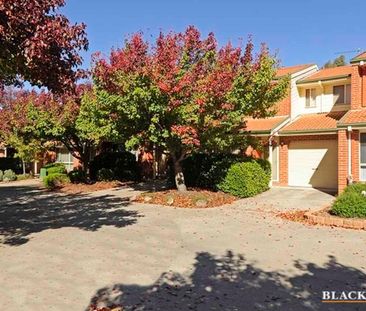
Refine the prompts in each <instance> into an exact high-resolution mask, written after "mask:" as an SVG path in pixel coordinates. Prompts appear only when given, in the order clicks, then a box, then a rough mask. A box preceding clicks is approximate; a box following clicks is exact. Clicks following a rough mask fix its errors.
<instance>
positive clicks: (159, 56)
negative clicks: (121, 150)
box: [93, 26, 267, 149]
mask: <svg viewBox="0 0 366 311" xmlns="http://www.w3.org/2000/svg"><path fill="white" fill-rule="evenodd" d="M266 52H267V51H266V49H265V48H262V50H261V51H260V53H259V55H258V56H257V57H253V43H252V41H251V38H249V41H248V43H247V45H246V47H245V50H244V51H242V49H241V48H240V47H233V46H232V45H231V44H230V43H228V44H226V45H225V46H223V47H222V48H218V47H217V42H216V38H215V36H214V34H213V33H210V34H209V35H208V36H207V37H206V38H202V37H201V34H200V32H199V31H198V30H197V29H196V28H195V27H193V26H189V27H188V28H187V29H186V31H185V32H183V33H173V32H170V33H167V34H163V33H160V35H159V36H158V38H157V39H156V42H155V44H154V45H150V44H149V43H148V42H146V41H144V39H143V37H142V34H141V33H137V34H134V35H133V36H132V37H130V38H129V39H128V40H126V44H125V46H124V47H123V48H121V49H117V50H116V49H113V50H112V51H111V54H110V56H109V58H108V59H105V58H103V57H101V55H100V53H99V54H96V55H94V65H93V75H94V78H95V79H96V81H97V84H98V85H99V86H101V87H102V88H104V89H105V90H107V91H108V92H110V93H112V94H118V95H122V96H125V95H126V94H128V93H129V94H130V93H131V87H132V88H133V89H134V88H135V85H132V86H131V81H134V79H136V77H139V79H141V81H144V82H141V81H140V80H139V81H138V82H137V83H138V85H139V87H141V88H143V87H144V86H145V84H144V83H146V85H152V86H154V87H156V88H157V89H158V91H159V96H160V97H159V99H158V100H156V101H155V103H156V104H157V105H165V106H163V107H160V108H161V110H160V111H164V113H161V115H160V116H159V117H161V119H164V121H161V124H159V125H160V128H164V129H165V130H167V131H168V132H169V135H171V136H172V137H174V138H179V140H180V142H181V144H182V145H183V147H184V148H186V149H194V148H197V147H199V146H201V145H203V144H202V141H201V140H200V135H199V134H200V131H202V130H204V129H205V128H206V127H207V126H212V125H214V126H220V125H222V124H223V123H224V122H223V121H225V122H227V123H229V122H230V120H229V118H228V112H230V111H234V110H235V108H236V106H235V105H234V104H233V103H230V102H228V98H227V95H228V93H229V92H230V91H231V90H232V88H233V83H234V80H235V78H236V77H238V75H239V74H243V75H244V76H245V75H246V76H248V77H249V78H250V77H251V76H252V74H253V73H254V72H255V70H258V69H259V68H260V62H261V60H262V57H263V56H265V55H266ZM145 81H147V82H145ZM137 109H139V108H137ZM159 113H160V112H159ZM165 113H166V114H167V115H168V117H167V115H164V114H165ZM156 114H157V113H156V111H151V115H156ZM190 114H193V115H194V114H195V115H196V116H195V117H192V118H191V117H190V116H189V115H190ZM144 115H149V113H146V114H144ZM205 116H207V118H206V117H205ZM166 120H169V121H168V122H166ZM228 120H229V121H228ZM147 123H149V122H147ZM243 127H244V124H243ZM147 131H148V130H147ZM147 131H146V132H147ZM165 139H166V138H164V140H165Z"/></svg>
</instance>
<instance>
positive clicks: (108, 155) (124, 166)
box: [90, 152, 140, 181]
mask: <svg viewBox="0 0 366 311" xmlns="http://www.w3.org/2000/svg"><path fill="white" fill-rule="evenodd" d="M101 169H109V170H111V171H112V172H113V177H114V178H115V179H117V180H121V181H126V180H128V181H136V180H139V179H140V174H139V168H138V165H137V162H136V157H135V156H134V155H133V154H132V153H131V152H104V153H101V154H99V155H97V156H96V157H95V158H94V159H93V161H92V162H91V163H90V178H91V179H92V180H98V172H99V171H100V170H101Z"/></svg>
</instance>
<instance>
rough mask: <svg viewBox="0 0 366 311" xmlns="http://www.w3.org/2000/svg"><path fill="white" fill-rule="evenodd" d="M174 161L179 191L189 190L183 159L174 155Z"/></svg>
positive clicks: (176, 183)
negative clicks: (185, 179)
mask: <svg viewBox="0 0 366 311" xmlns="http://www.w3.org/2000/svg"><path fill="white" fill-rule="evenodd" d="M173 161H174V173H175V185H176V186H177V189H178V191H187V186H186V184H185V181H184V174H183V169H182V165H181V161H180V160H176V159H175V157H173Z"/></svg>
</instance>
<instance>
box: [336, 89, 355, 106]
mask: <svg viewBox="0 0 366 311" xmlns="http://www.w3.org/2000/svg"><path fill="white" fill-rule="evenodd" d="M348 85H349V86H350V87H349V88H350V92H349V93H350V95H349V103H347V102H346V101H347V97H348V92H347V86H348ZM339 86H343V93H344V99H343V103H338V104H337V103H336V99H335V95H334V88H335V87H339ZM332 93H333V104H334V105H337V106H338V105H350V104H351V100H352V97H351V95H352V89H351V84H350V83H346V84H338V85H333V90H332Z"/></svg>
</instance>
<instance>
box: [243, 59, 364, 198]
mask: <svg viewBox="0 0 366 311" xmlns="http://www.w3.org/2000/svg"><path fill="white" fill-rule="evenodd" d="M283 74H289V75H290V78H291V83H290V90H289V94H288V96H287V97H286V98H285V99H284V100H283V101H282V102H281V103H279V104H278V109H277V111H278V112H277V115H276V116H275V117H272V118H268V119H254V120H253V119H251V120H249V121H248V123H247V130H248V131H250V132H251V133H252V134H253V135H261V136H262V137H263V139H265V140H267V141H268V149H267V150H268V153H267V155H265V156H266V157H268V159H269V160H270V162H271V163H272V184H273V185H281V186H300V187H314V188H319V189H324V190H329V191H338V192H341V191H342V190H343V189H344V188H345V187H346V185H347V183H349V182H351V181H366V52H365V53H362V54H360V55H358V56H356V57H355V58H353V59H352V60H351V64H350V65H347V66H341V67H336V68H328V69H320V70H318V68H317V67H316V66H315V65H301V66H293V67H286V68H281V69H280V70H279V71H278V76H281V75H283Z"/></svg>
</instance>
